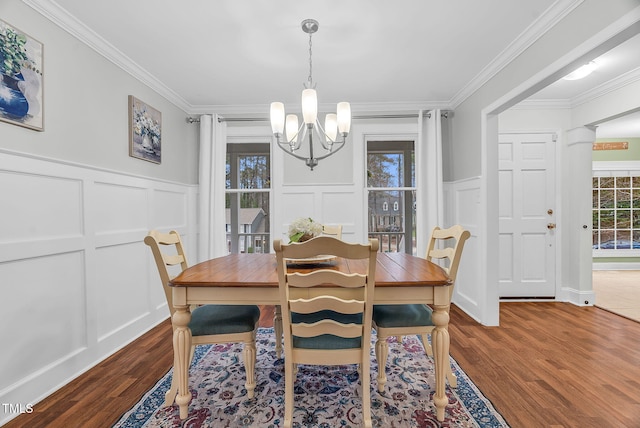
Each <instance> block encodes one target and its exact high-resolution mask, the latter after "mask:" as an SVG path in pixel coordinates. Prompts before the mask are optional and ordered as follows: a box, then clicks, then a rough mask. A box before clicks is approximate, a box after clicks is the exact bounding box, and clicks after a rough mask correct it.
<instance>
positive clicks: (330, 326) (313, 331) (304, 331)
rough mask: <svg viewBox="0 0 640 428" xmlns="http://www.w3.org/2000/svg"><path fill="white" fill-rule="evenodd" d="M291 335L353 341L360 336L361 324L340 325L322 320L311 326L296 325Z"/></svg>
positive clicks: (304, 324) (292, 328)
mask: <svg viewBox="0 0 640 428" xmlns="http://www.w3.org/2000/svg"><path fill="white" fill-rule="evenodd" d="M291 333H292V334H293V335H294V336H298V337H316V336H320V335H323V334H331V335H333V336H339V337H345V338H349V339H353V338H355V337H360V336H362V324H342V323H338V322H335V321H333V320H322V321H318V322H315V323H312V324H306V323H297V324H293V325H292V326H291Z"/></svg>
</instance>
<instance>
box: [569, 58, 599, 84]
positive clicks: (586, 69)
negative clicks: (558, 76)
mask: <svg viewBox="0 0 640 428" xmlns="http://www.w3.org/2000/svg"><path fill="white" fill-rule="evenodd" d="M595 69H596V63H595V62H593V61H591V62H588V63H586V64H585V65H583V66H582V67H580V68H578V69H577V70H574V71H572V72H571V73H569V74H567V75H566V76H564V77H563V79H564V80H578V79H582V78H584V77H587V76H588V75H590V74H591V73H592V72H593V70H595Z"/></svg>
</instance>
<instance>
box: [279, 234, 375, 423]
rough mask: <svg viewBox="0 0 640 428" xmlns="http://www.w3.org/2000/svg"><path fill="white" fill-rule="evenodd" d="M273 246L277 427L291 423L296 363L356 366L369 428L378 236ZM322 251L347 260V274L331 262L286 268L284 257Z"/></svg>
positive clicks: (321, 238)
mask: <svg viewBox="0 0 640 428" xmlns="http://www.w3.org/2000/svg"><path fill="white" fill-rule="evenodd" d="M273 248H274V249H275V251H276V260H277V270H278V282H279V291H280V307H281V308H282V323H283V330H284V350H285V355H284V366H285V394H284V403H285V408H284V423H283V426H284V427H287V428H288V427H291V424H292V416H293V408H294V394H293V386H294V383H295V376H296V367H297V365H298V364H314V365H343V364H357V365H359V368H360V370H359V371H360V383H361V387H362V394H361V396H362V425H363V426H365V427H371V423H372V422H371V403H370V401H371V392H370V381H369V379H370V377H369V376H370V374H369V370H370V352H371V350H370V346H371V311H372V307H373V292H374V285H375V269H376V258H377V251H378V240H377V239H372V240H370V241H369V244H364V245H363V244H350V243H347V242H344V241H341V240H339V239H337V238H334V237H331V236H318V237H316V238H313V239H310V240H308V241H305V242H303V243H292V244H288V245H287V244H283V243H282V242H281V241H280V240H276V241H274V243H273ZM326 254H331V255H334V256H336V257H337V258H338V259H348V260H349V262H350V264H349V268H350V270H351V272H350V273H343V272H340V271H338V270H335V269H332V266H331V265H328V266H326V267H319V268H317V269H312V270H311V271H310V272H308V273H299V272H295V271H294V269H289V268H288V267H287V259H309V258H313V257H316V256H320V255H326ZM339 262H344V263H346V262H347V261H344V260H340V261H339ZM363 262H364V263H363ZM332 263H336V262H332ZM351 263H352V264H351ZM319 287H321V288H319Z"/></svg>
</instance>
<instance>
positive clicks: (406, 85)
mask: <svg viewBox="0 0 640 428" xmlns="http://www.w3.org/2000/svg"><path fill="white" fill-rule="evenodd" d="M24 1H25V2H26V3H27V4H30V5H32V6H33V7H34V8H35V9H37V10H39V11H41V12H42V13H43V14H45V16H49V17H50V18H51V19H52V20H54V21H55V22H57V23H59V24H61V25H62V26H63V28H64V27H66V28H67V30H69V31H70V32H71V33H73V34H75V35H77V36H79V37H80V38H82V39H84V40H85V41H86V42H87V43H88V44H89V45H91V46H93V47H95V48H96V49H97V50H98V51H100V52H101V53H103V54H105V56H107V57H108V58H110V59H111V60H113V61H114V62H116V63H118V64H120V65H124V67H125V68H127V69H128V70H129V71H130V72H132V73H133V74H137V75H142V76H143V80H144V81H146V82H147V83H149V84H150V85H151V86H152V87H154V89H158V88H159V91H160V92H161V93H163V94H164V95H165V96H167V97H168V98H169V99H170V100H172V101H173V102H175V103H176V104H177V105H179V106H180V107H182V108H184V109H185V111H187V112H190V113H191V112H198V111H202V112H204V111H207V112H208V111H212V110H213V111H218V112H231V113H232V112H234V111H253V112H255V113H261V114H263V115H266V114H268V104H269V103H270V102H271V101H283V102H285V103H287V108H288V109H292V108H297V107H296V106H297V105H298V104H299V97H300V90H301V89H302V84H303V82H305V81H306V80H307V76H308V74H309V57H308V55H309V39H308V35H307V34H305V33H303V31H302V29H301V27H300V23H301V22H302V21H303V20H304V19H306V18H313V19H316V20H318V21H319V23H320V28H319V30H318V32H317V33H316V34H314V35H313V80H314V82H316V83H317V90H318V98H319V102H320V104H321V106H320V107H321V109H322V108H323V107H324V108H327V109H328V108H331V107H330V105H331V104H333V103H336V102H338V101H350V102H351V104H352V110H354V112H358V111H361V112H364V111H368V110H369V111H375V110H387V111H389V110H392V111H399V110H402V109H403V108H404V109H411V108H416V107H417V108H432V107H443V108H448V107H452V106H455V105H457V104H459V103H460V102H461V101H462V100H464V98H466V97H467V96H469V95H470V94H471V93H473V91H474V90H475V89H477V88H478V87H480V85H482V84H483V83H484V82H485V81H486V80H487V79H489V78H490V77H491V76H492V75H493V74H495V73H496V72H497V71H499V70H500V69H501V68H502V67H503V66H504V65H506V64H507V63H508V62H509V61H510V60H511V59H513V58H514V57H515V56H516V55H517V54H518V53H519V52H521V51H522V50H523V49H526V47H527V46H528V44H530V43H531V42H533V41H534V40H535V38H536V37H538V36H539V35H540V34H541V33H542V32H543V31H544V29H545V28H546V26H547V25H550V23H552V22H553V20H554V19H555V18H556V17H558V16H561V15H562V14H563V13H565V12H566V11H567V10H568V9H570V8H571V7H573V6H574V5H575V4H576V2H575V1H573V0H536V1H531V0H482V1H477V0H449V1H439V2H434V1H427V0H396V1H393V2H392V1H388V0H349V1H345V0H322V1H319V0H315V1H313V0H278V1H275V0H252V1H248V0H215V1H212V0H189V1H168V0H162V1H159V0H136V1H131V0H110V1H108V2H96V1H86V0H56V1H55V2H53V1H51V0H24ZM636 39H638V40H635V41H633V42H631V41H630V42H627V43H628V45H627V43H625V44H623V45H621V46H620V47H619V48H618V49H617V50H614V51H611V53H608V54H607V55H606V56H603V57H602V60H598V62H602V65H601V67H600V68H599V69H598V70H597V71H596V72H595V73H594V74H593V75H592V76H590V77H589V78H588V79H585V80H583V81H574V82H559V83H557V84H554V85H551V86H550V87H549V88H548V89H545V90H543V91H541V92H540V93H538V94H536V95H535V96H534V98H538V99H563V100H567V101H568V102H572V100H576V98H577V97H580V96H581V94H584V93H587V92H589V91H590V90H591V88H593V87H598V86H601V85H603V84H606V82H608V81H611V80H612V79H616V78H618V76H620V75H621V74H622V73H626V72H629V70H634V69H636V70H637V71H640V68H639V67H640V55H638V54H637V52H639V51H640V37H636ZM624 45H627V46H624ZM605 57H606V58H605ZM578 99H579V98H578ZM639 135H640V133H639Z"/></svg>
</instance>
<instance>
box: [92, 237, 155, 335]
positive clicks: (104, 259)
mask: <svg viewBox="0 0 640 428" xmlns="http://www.w3.org/2000/svg"><path fill="white" fill-rule="evenodd" d="M142 238H143V239H144V235H143V237H142ZM145 250H146V251H145ZM148 251H149V250H148V248H147V247H146V246H145V245H144V244H140V243H139V242H136V243H126V244H122V245H111V246H108V247H102V248H98V249H97V251H96V263H95V271H96V290H95V296H96V298H97V299H98V301H99V302H100V304H99V305H98V308H97V309H98V311H97V319H96V321H97V331H96V333H97V335H98V341H102V340H104V339H105V338H107V337H109V336H111V335H113V334H116V333H117V332H118V331H119V330H120V329H121V328H122V327H125V326H128V325H130V324H131V323H133V322H134V321H136V320H138V319H140V318H141V317H143V316H147V315H148V314H149V310H150V309H151V308H150V305H149V288H148V287H147V286H146V285H147V284H148V281H147V270H146V264H145V263H140V262H141V261H145V258H146V255H147V253H148ZM158 282H159V281H158ZM141 284H145V286H141ZM123 296H126V298H125V299H123V298H122V297H123Z"/></svg>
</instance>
